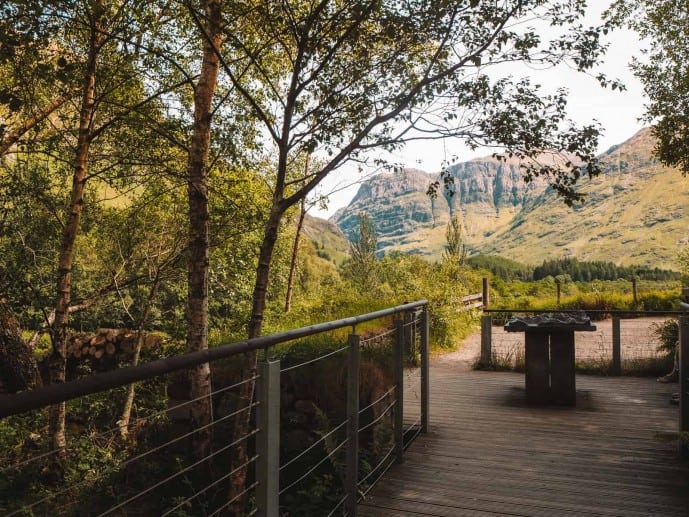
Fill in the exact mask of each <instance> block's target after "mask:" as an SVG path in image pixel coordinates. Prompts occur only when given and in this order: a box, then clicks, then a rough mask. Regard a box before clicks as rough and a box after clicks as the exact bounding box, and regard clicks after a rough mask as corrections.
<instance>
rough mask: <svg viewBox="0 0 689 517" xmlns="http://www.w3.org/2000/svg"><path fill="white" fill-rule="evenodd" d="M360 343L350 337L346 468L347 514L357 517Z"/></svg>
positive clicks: (354, 337) (358, 338)
mask: <svg viewBox="0 0 689 517" xmlns="http://www.w3.org/2000/svg"><path fill="white" fill-rule="evenodd" d="M359 341H360V337H359V336H358V335H356V334H350V335H349V353H348V356H347V460H346V467H345V469H346V470H345V494H346V500H345V514H346V515H347V516H348V517H356V513H357V509H356V506H357V499H358V490H357V485H358V483H359Z"/></svg>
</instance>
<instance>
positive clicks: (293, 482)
mask: <svg viewBox="0 0 689 517" xmlns="http://www.w3.org/2000/svg"><path fill="white" fill-rule="evenodd" d="M346 444H347V439H346V438H345V439H344V440H342V442H340V444H339V445H338V446H337V447H335V448H334V449H333V450H332V451H330V452H329V453H328V454H326V455H325V456H324V457H323V458H322V459H321V460H320V461H319V462H318V463H316V464H315V465H314V466H313V467H311V468H310V469H309V470H308V471H306V472H305V473H304V474H302V475H301V476H300V477H299V478H298V479H296V480H295V481H292V482H291V483H290V484H289V485H287V486H286V487H284V488H281V489H280V492H279V494H280V495H282V494H284V493H285V492H287V491H288V490H289V489H290V488H292V487H294V486H296V485H297V484H299V483H300V482H301V481H303V480H304V479H306V478H307V477H308V476H309V475H311V474H312V473H313V472H314V471H315V470H316V469H317V468H318V467H320V466H321V465H322V464H323V463H325V462H326V460H329V459H330V458H332V457H333V456H334V454H335V453H336V452H337V451H339V450H340V449H341V448H342V447H343V446H344V445H346Z"/></svg>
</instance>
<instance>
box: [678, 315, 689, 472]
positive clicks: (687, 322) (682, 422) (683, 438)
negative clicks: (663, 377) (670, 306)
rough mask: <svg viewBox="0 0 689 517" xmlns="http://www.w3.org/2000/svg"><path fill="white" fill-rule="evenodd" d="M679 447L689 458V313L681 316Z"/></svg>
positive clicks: (684, 456) (682, 453)
mask: <svg viewBox="0 0 689 517" xmlns="http://www.w3.org/2000/svg"><path fill="white" fill-rule="evenodd" d="M679 347H680V348H679V432H680V439H679V448H680V456H681V457H682V458H683V459H689V315H686V314H685V315H683V316H680V318H679Z"/></svg>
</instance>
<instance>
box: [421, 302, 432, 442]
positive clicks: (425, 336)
mask: <svg viewBox="0 0 689 517" xmlns="http://www.w3.org/2000/svg"><path fill="white" fill-rule="evenodd" d="M429 316H430V315H429V314H428V306H426V307H424V308H423V312H422V313H421V432H422V433H427V432H428V403H429V401H430V389H429V388H430V375H429V374H430V369H429V364H428V359H429V354H428V349H429V327H430V321H429V320H430V318H429Z"/></svg>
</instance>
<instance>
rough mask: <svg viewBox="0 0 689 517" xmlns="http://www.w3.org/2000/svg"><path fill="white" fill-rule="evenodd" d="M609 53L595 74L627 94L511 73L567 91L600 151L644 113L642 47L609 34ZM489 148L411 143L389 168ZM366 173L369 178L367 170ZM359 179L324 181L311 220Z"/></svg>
mask: <svg viewBox="0 0 689 517" xmlns="http://www.w3.org/2000/svg"><path fill="white" fill-rule="evenodd" d="M591 3H592V4H597V5H594V7H592V8H591V12H590V14H589V16H588V20H587V22H588V24H590V25H594V24H596V23H597V21H598V20H599V16H600V12H602V10H603V7H604V5H605V3H606V2H602V1H600V0H593V1H592V2H591ZM608 41H609V43H610V48H609V50H608V52H607V54H606V58H605V62H604V64H603V66H602V67H600V71H602V72H604V73H605V74H606V75H607V76H608V77H610V78H617V79H620V80H622V82H623V83H624V84H625V85H626V88H627V89H626V91H623V92H620V91H612V90H610V89H604V88H601V87H600V86H599V84H598V82H597V81H596V80H595V79H594V78H592V77H589V76H586V75H584V74H581V73H578V72H575V71H573V70H570V69H568V68H565V67H561V68H557V69H549V70H529V69H524V68H523V66H522V69H521V71H517V70H515V71H514V72H513V73H514V74H515V75H517V74H519V75H529V76H531V78H532V79H533V81H534V82H538V83H540V84H541V85H542V86H543V88H544V90H546V91H554V90H556V89H557V88H558V87H561V86H565V87H567V88H568V89H569V104H568V110H569V116H570V118H571V119H572V120H574V121H575V122H578V123H580V124H587V123H590V122H591V121H593V120H594V119H595V120H597V121H598V122H600V124H601V126H602V127H603V130H604V134H603V136H602V137H601V138H600V141H599V144H600V145H599V152H603V151H605V150H607V149H608V148H609V147H611V146H613V145H615V144H619V143H621V142H623V141H625V140H627V139H628V138H630V137H631V136H632V135H634V134H635V133H636V132H637V131H638V130H639V129H641V128H642V127H643V126H644V124H643V123H642V122H641V121H640V120H639V118H640V117H641V116H642V114H643V112H644V103H645V100H644V97H643V91H642V88H641V85H640V84H639V81H638V80H637V79H636V78H635V77H634V76H633V75H632V73H631V72H630V70H629V62H630V61H631V58H632V56H638V55H639V50H640V48H641V43H640V42H639V39H638V36H637V35H636V33H634V32H631V31H614V32H613V33H611V34H609V36H608ZM492 152H493V151H492V150H490V149H477V150H474V151H472V150H470V149H468V148H466V146H464V145H463V143H462V142H461V141H458V140H445V141H426V142H413V143H410V144H408V145H407V146H406V147H405V148H404V149H403V150H402V151H400V152H398V153H396V154H395V155H392V156H391V157H390V158H389V159H390V161H392V162H394V163H402V164H404V165H405V166H406V167H413V168H418V169H421V170H424V171H427V172H438V171H439V170H440V169H441V167H442V164H443V162H444V161H445V160H450V159H452V158H453V157H455V156H456V157H457V159H458V161H460V162H463V161H467V160H470V159H472V158H476V157H481V156H489V155H490V154H491V153H492ZM367 172H368V175H370V174H371V172H372V171H365V172H364V174H366V173H367ZM362 177H363V176H362V175H361V174H359V173H357V172H354V171H349V172H347V171H340V172H339V173H337V174H336V175H334V176H332V177H330V178H327V179H326V181H325V182H324V184H323V187H322V189H321V191H322V192H324V193H326V192H332V191H334V190H338V189H339V191H337V192H335V193H332V194H330V195H329V205H328V210H326V211H322V210H321V211H315V210H314V211H313V215H317V216H319V217H325V218H327V217H329V216H330V215H332V214H333V213H334V212H335V211H336V210H337V209H338V208H341V207H343V206H346V205H347V204H348V203H349V201H350V200H351V199H352V197H353V196H354V195H355V194H356V192H357V189H358V184H357V183H356V182H357V181H360V180H361V178H362Z"/></svg>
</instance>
